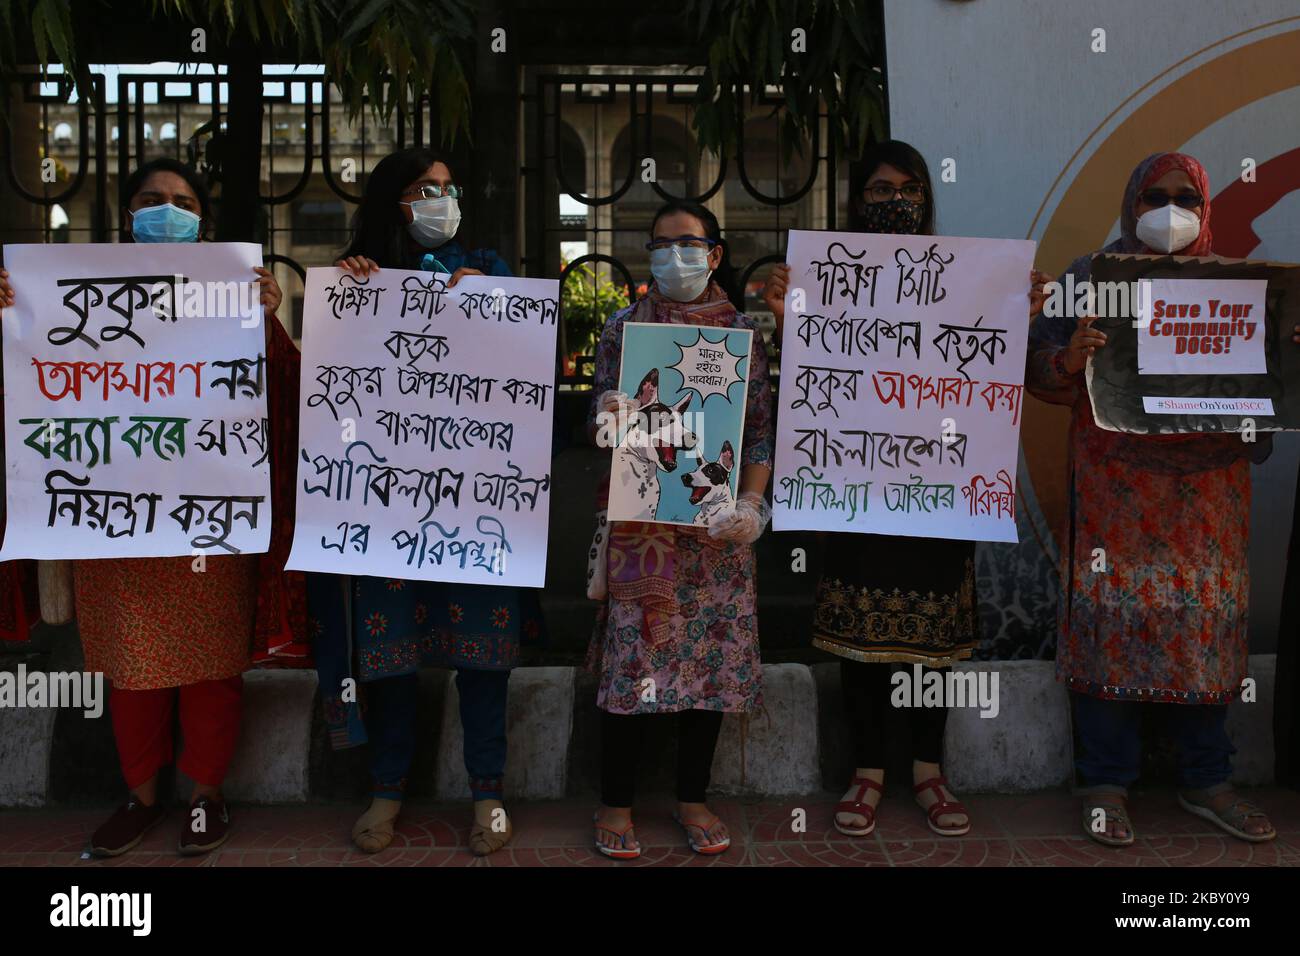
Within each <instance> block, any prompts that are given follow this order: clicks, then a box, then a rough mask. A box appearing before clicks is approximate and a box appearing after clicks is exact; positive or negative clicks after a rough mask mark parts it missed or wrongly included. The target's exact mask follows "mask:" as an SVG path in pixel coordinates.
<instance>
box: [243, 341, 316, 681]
mask: <svg viewBox="0 0 1300 956" xmlns="http://www.w3.org/2000/svg"><path fill="white" fill-rule="evenodd" d="M267 321H268V322H270V336H269V341H268V343H267V363H266V365H267V396H266V412H267V417H268V418H269V419H270V422H271V429H270V431H271V436H270V456H271V544H270V550H268V551H267V552H266V553H265V554H259V555H258V556H257V617H256V620H255V622H254V627H253V665H254V666H255V667H256V666H260V667H310V666H312V663H311V642H310V641H309V640H308V637H307V578H306V575H304V574H303V572H301V571H286V570H285V569H284V565H285V563H286V562H287V561H288V560H289V549H290V547H291V546H292V544H293V519H294V500H295V491H296V487H295V486H296V484H297V463H298V387H299V383H300V381H301V378H302V355H301V354H300V353H299V352H298V347H297V346H296V345H294V344H293V339H291V338H289V333H287V332H286V331H285V330H284V326H283V325H282V324H281V323H280V322H279V320H278V319H275V318H274V317H271V318H269V319H268V320H267Z"/></svg>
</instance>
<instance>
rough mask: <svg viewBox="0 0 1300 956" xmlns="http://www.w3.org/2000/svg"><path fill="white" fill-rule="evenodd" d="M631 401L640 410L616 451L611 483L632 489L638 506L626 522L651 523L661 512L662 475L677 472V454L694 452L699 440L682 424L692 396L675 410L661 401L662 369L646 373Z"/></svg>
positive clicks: (681, 402)
mask: <svg viewBox="0 0 1300 956" xmlns="http://www.w3.org/2000/svg"><path fill="white" fill-rule="evenodd" d="M632 401H633V404H636V405H638V406H639V407H638V408H637V409H636V411H635V412H634V413H633V414H632V416H631V419H630V422H629V427H628V430H627V432H626V433H625V434H624V435H623V438H622V440H621V441H620V442H619V444H618V446H617V447H616V448H615V449H614V467H613V472H612V478H611V480H612V481H613V482H615V483H616V484H617V485H618V486H619V487H621V488H624V489H630V490H631V491H632V494H633V496H634V497H635V500H636V501H637V503H638V508H637V510H636V511H635V513H634V514H633V515H632V516H630V517H628V518H625V519H623V520H627V521H650V520H653V519H654V517H655V514H656V512H657V511H658V510H659V495H660V489H659V472H661V471H663V472H673V471H676V470H677V457H678V455H679V454H681V453H683V452H689V451H693V450H694V449H695V447H696V446H697V445H698V444H699V440H698V439H697V438H696V437H695V435H694V434H693V433H692V432H691V431H690V430H689V429H688V428H686V426H685V424H684V423H683V421H682V415H683V414H684V413H685V411H686V406H688V405H689V404H690V403H691V397H690V396H689V395H687V396H686V397H685V398H684V399H682V400H681V401H680V402H679V403H678V404H677V406H676V407H673V406H670V405H665V404H664V403H663V402H661V401H659V369H657V368H654V369H651V370H650V371H649V372H647V373H646V375H645V378H643V379H642V380H641V384H640V385H639V386H638V387H637V391H636V394H635V395H634V396H632Z"/></svg>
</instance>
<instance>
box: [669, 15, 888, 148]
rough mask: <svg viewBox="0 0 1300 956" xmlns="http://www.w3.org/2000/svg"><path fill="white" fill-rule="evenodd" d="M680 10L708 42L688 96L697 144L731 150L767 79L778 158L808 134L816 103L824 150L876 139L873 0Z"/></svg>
mask: <svg viewBox="0 0 1300 956" xmlns="http://www.w3.org/2000/svg"><path fill="white" fill-rule="evenodd" d="M688 16H690V17H691V18H692V19H693V20H694V22H695V26H696V32H697V35H698V37H699V39H700V41H701V43H703V44H707V46H708V53H707V58H706V60H705V62H704V63H702V64H699V65H701V66H703V67H704V74H703V76H702V77H701V80H700V84H699V88H698V90H697V92H696V97H695V118H694V127H695V132H696V136H697V138H698V139H699V142H700V145H701V146H702V147H703V148H705V149H708V150H709V151H710V152H712V153H714V154H716V155H734V154H735V150H736V145H737V135H738V133H739V130H740V126H741V124H742V123H743V122H744V118H745V112H746V108H747V106H748V105H752V104H753V103H754V102H756V101H757V98H758V95H759V94H760V93H762V91H763V90H764V89H765V88H766V87H767V86H769V85H771V86H777V87H779V88H780V90H781V94H782V97H783V101H782V103H781V105H780V107H774V109H773V111H772V112H773V114H774V115H775V114H776V113H778V112H782V111H783V115H782V119H781V132H782V140H783V142H784V145H785V157H784V158H785V160H786V161H789V159H790V155H791V152H792V150H793V149H799V150H800V151H802V148H803V143H804V142H805V141H808V140H810V139H811V137H812V132H813V129H814V128H815V126H816V125H817V122H818V119H817V117H818V113H819V111H821V110H822V109H824V110H825V112H826V113H827V115H828V116H829V119H830V136H831V143H830V145H831V147H832V148H834V149H837V150H844V151H846V152H847V153H848V155H849V156H850V157H856V156H858V155H861V152H862V150H863V149H864V148H865V147H866V145H867V144H868V143H869V142H871V140H872V139H873V138H880V137H883V136H884V134H885V112H884V76H883V73H882V72H881V65H882V50H883V46H884V44H883V40H882V33H883V25H882V23H881V14H880V4H879V2H878V0H690V4H689V10H688ZM796 29H802V30H803V31H804V38H805V39H804V43H805V47H806V50H805V51H802V52H795V50H794V49H793V47H794V42H795V41H794V31H795V30H796ZM746 87H748V90H749V101H750V103H749V104H747V103H746V102H745V96H746V93H745V90H746Z"/></svg>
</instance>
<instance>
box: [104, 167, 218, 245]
mask: <svg viewBox="0 0 1300 956" xmlns="http://www.w3.org/2000/svg"><path fill="white" fill-rule="evenodd" d="M154 173H175V174H176V175H177V176H179V177H180V178H181V179H183V180H185V184H186V185H187V186H189V187H190V189H192V190H193V191H194V195H195V196H196V197H197V198H198V200H199V212H200V214H201V215H202V216H203V221H202V222H201V223H199V238H202V237H203V234H204V233H205V232H207V227H208V226H209V225H210V224H211V223H212V197H211V196H210V195H209V194H208V184H207V183H206V182H204V180H203V177H202V176H200V175H199V173H198V171H197V170H195V169H194V168H193V167H192V166H186V165H185V164H184V163H182V162H180V161H179V160H175V159H172V158H171V157H170V156H160V157H158V158H157V159H151V160H149V162H147V163H145V164H144V165H142V166H137V167H136V170H135V172H133V173H132V174H131V175H130V176H128V177H127V178H126V181H125V182H124V183H122V192H121V198H122V208H123V209H126V208H127V207H128V206H130V205H131V200H132V199H134V198H135V195H136V193H138V192H139V191H140V190H141V189H142V188H144V184H145V180H147V179H148V178H149V177H150V176H152V175H153V174H154ZM122 238H123V240H126V241H131V242H134V241H135V239H134V238H132V237H131V236H130V235H129V234H126V232H125V230H123V236H122Z"/></svg>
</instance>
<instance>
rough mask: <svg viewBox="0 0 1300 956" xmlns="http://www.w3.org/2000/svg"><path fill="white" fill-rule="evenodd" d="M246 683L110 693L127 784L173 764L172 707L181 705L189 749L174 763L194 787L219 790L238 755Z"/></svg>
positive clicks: (217, 682) (229, 680) (228, 680)
mask: <svg viewBox="0 0 1300 956" xmlns="http://www.w3.org/2000/svg"><path fill="white" fill-rule="evenodd" d="M243 696H244V679H243V678H242V677H240V676H239V675H235V676H234V677H228V678H226V679H225V680H205V681H200V682H199V683H197V684H185V685H183V686H181V687H165V688H162V689H161V690H122V689H121V688H118V687H114V688H112V689H111V691H110V692H109V697H108V706H109V711H110V713H111V714H112V717H113V736H114V737H115V738H116V739H117V758H118V760H119V761H120V762H121V764H122V776H124V777H125V778H126V785H127V787H128V788H129V789H131V790H134V789H135V788H136V787H138V786H140V785H141V784H142V783H144V782H145V781H147V780H149V779H150V778H151V777H153V776H154V774H156V773H157V772H158V770H159V769H160V768H161V767H163V766H165V765H167V764H169V763H171V762H172V709H173V708H174V707H175V705H176V698H177V697H179V698H180V701H181V734H182V739H183V740H184V743H185V748H184V750H183V751H182V752H181V759H180V760H179V762H178V763H177V764H176V767H177V769H178V770H180V772H181V773H183V774H185V775H186V776H187V777H189V778H190V779H191V780H193V781H194V782H195V783H201V784H203V785H205V786H209V787H219V786H221V782H222V781H223V780H224V779H225V778H226V770H227V768H229V766H230V760H231V758H232V757H233V756H234V755H235V743H236V742H237V741H238V739H239V717H240V713H241V703H242V700H243Z"/></svg>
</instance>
